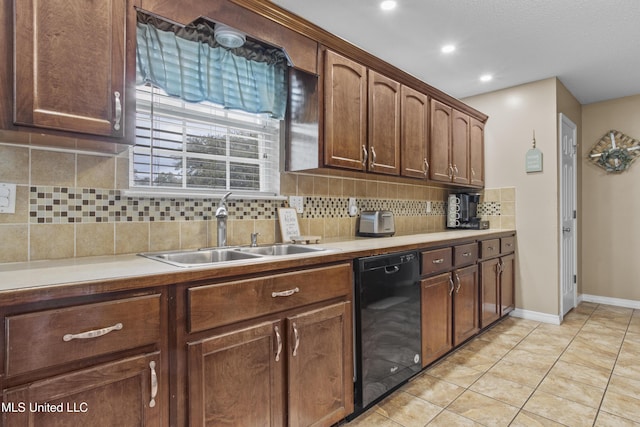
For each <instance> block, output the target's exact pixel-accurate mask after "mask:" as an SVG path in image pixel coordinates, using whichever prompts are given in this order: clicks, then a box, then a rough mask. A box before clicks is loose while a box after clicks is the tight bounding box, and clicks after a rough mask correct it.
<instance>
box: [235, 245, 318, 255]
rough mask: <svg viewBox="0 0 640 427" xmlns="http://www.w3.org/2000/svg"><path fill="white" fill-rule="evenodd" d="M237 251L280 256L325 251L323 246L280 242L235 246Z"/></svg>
mask: <svg viewBox="0 0 640 427" xmlns="http://www.w3.org/2000/svg"><path fill="white" fill-rule="evenodd" d="M236 250H237V251H238V252H241V253H249V254H259V255H266V256H282V255H294V254H304V253H309V252H320V251H325V250H326V249H324V248H317V247H312V246H306V245H293V244H287V243H285V244H281V245H268V246H244V247H240V248H236Z"/></svg>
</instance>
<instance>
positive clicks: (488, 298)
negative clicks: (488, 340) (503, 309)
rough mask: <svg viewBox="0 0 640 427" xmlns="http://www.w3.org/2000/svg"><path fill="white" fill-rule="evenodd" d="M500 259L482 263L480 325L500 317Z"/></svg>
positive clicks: (485, 324)
mask: <svg viewBox="0 0 640 427" xmlns="http://www.w3.org/2000/svg"><path fill="white" fill-rule="evenodd" d="M499 268H500V266H499V259H498V258H493V259H490V260H488V261H483V262H481V263H480V326H481V327H482V328H484V327H486V326H488V325H490V324H491V323H493V322H495V321H496V320H498V319H499V318H500V301H499V298H500V276H499Z"/></svg>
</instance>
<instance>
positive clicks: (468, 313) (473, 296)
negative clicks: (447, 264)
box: [451, 265, 480, 346]
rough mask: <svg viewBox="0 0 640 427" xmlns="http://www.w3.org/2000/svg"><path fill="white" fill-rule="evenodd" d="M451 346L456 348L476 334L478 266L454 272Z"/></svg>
mask: <svg viewBox="0 0 640 427" xmlns="http://www.w3.org/2000/svg"><path fill="white" fill-rule="evenodd" d="M451 274H452V275H453V281H454V284H455V287H456V288H455V291H454V292H453V345H454V346H458V345H460V344H462V343H463V342H464V341H466V340H468V339H469V338H471V337H472V336H474V335H475V334H477V333H478V331H479V330H480V325H479V318H478V266H477V265H472V266H469V267H465V268H462V269H459V270H454V271H453V273H451Z"/></svg>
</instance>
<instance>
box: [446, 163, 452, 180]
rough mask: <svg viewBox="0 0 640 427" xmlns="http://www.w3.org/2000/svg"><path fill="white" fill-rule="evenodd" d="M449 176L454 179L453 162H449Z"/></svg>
mask: <svg viewBox="0 0 640 427" xmlns="http://www.w3.org/2000/svg"><path fill="white" fill-rule="evenodd" d="M447 176H448V177H449V179H453V166H451V163H449V172H448V173H447Z"/></svg>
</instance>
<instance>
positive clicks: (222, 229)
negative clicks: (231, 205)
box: [216, 191, 231, 247]
mask: <svg viewBox="0 0 640 427" xmlns="http://www.w3.org/2000/svg"><path fill="white" fill-rule="evenodd" d="M230 195H231V191H229V192H228V193H227V194H225V195H224V196H222V198H221V199H220V203H218V209H216V218H217V219H218V246H219V247H222V246H227V218H228V217H229V211H228V210H227V197H229V196H230Z"/></svg>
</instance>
